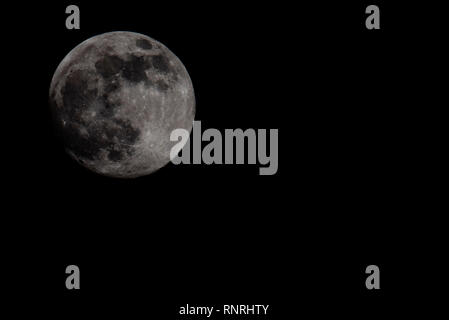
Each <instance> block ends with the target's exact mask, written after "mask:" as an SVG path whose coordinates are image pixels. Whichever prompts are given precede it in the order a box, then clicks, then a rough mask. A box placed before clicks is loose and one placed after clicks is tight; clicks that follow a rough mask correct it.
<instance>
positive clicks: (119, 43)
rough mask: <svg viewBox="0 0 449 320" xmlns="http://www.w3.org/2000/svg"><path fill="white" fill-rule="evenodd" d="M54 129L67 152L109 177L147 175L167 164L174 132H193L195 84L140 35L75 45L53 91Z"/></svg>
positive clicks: (158, 47) (172, 58)
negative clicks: (184, 130) (179, 129)
mask: <svg viewBox="0 0 449 320" xmlns="http://www.w3.org/2000/svg"><path fill="white" fill-rule="evenodd" d="M50 106H51V110H52V113H53V116H54V122H55V126H56V130H57V132H58V133H59V135H60V136H61V138H62V140H63V142H64V145H65V148H66V151H67V153H68V154H69V155H70V156H71V157H72V158H73V159H75V160H76V161H77V162H78V163H80V164H81V165H83V166H84V167H86V168H88V169H90V170H92V171H94V172H96V173H99V174H102V175H106V176H110V177H117V178H135V177H139V176H144V175H148V174H150V173H152V172H154V171H156V170H158V169H160V168H161V167H163V166H165V165H166V164H167V163H168V162H169V161H170V149H171V148H172V146H173V145H174V144H176V143H177V142H176V141H170V134H171V132H172V131H173V130H174V129H178V128H182V129H186V130H188V131H190V130H191V129H192V125H193V120H194V116H195V95H194V92H193V86H192V82H191V80H190V77H189V75H188V73H187V70H186V69H185V67H184V65H183V64H182V62H181V61H180V60H179V59H178V58H177V57H176V56H175V55H174V54H173V53H172V52H171V51H170V50H169V49H168V48H167V47H165V46H164V45H163V44H162V43H160V42H158V41H156V40H154V39H152V38H150V37H148V36H145V35H142V34H139V33H134V32H109V33H104V34H101V35H97V36H94V37H92V38H90V39H88V40H86V41H84V42H82V43H81V44H79V45H78V46H77V47H75V48H74V49H73V50H72V51H70V52H69V54H67V56H66V57H65V58H64V59H63V60H62V62H61V63H60V64H59V66H58V68H57V69H56V71H55V73H54V75H53V79H52V81H51V85H50Z"/></svg>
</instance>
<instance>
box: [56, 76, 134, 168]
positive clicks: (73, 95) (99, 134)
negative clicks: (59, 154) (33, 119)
mask: <svg viewBox="0 0 449 320" xmlns="http://www.w3.org/2000/svg"><path fill="white" fill-rule="evenodd" d="M107 76H108V77H110V76H111V74H110V73H108V75H107ZM92 79H94V77H92V75H90V74H89V72H87V71H82V70H76V71H74V72H73V73H71V74H70V75H69V76H68V77H67V81H66V83H65V86H64V87H63V88H62V95H63V102H64V106H65V107H66V108H64V112H61V113H60V117H61V118H62V119H63V120H64V121H65V125H63V124H62V123H60V122H57V124H58V128H57V131H58V132H59V134H60V136H61V137H62V139H63V140H64V142H65V144H66V146H67V148H68V149H69V150H70V151H72V152H73V153H74V154H76V155H78V156H80V157H82V158H86V159H89V160H95V159H98V158H99V156H100V152H101V150H106V151H108V158H109V160H111V161H120V160H122V159H123V158H124V153H125V152H126V154H128V155H132V153H133V148H132V144H133V143H135V142H136V141H137V140H138V138H139V135H140V130H139V129H138V128H134V127H133V126H132V125H131V123H130V121H129V120H124V119H108V118H111V117H112V115H113V112H114V108H115V106H116V105H114V103H112V102H110V101H109V100H108V94H109V93H111V92H113V91H115V90H117V89H119V86H118V85H116V86H115V85H112V84H109V85H108V87H106V90H105V92H104V93H103V94H102V95H99V92H98V89H97V88H95V89H92V90H89V89H88V84H89V81H92ZM51 103H52V104H53V105H55V103H56V102H55V101H52V102H51ZM94 103H96V104H98V105H100V106H102V107H101V108H100V115H101V117H98V119H97V121H95V122H92V121H86V120H85V119H84V118H83V115H84V114H85V113H86V112H88V110H89V107H90V106H91V105H92V104H94ZM80 128H83V129H85V130H86V133H85V134H83V133H82V132H81V131H80ZM114 139H116V141H117V142H118V143H119V144H120V148H117V142H115V141H114Z"/></svg>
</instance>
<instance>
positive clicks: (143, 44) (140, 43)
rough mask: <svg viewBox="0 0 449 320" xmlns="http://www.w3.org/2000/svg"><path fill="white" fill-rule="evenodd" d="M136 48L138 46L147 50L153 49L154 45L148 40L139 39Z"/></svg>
mask: <svg viewBox="0 0 449 320" xmlns="http://www.w3.org/2000/svg"><path fill="white" fill-rule="evenodd" d="M136 46H138V47H139V48H141V49H145V50H151V49H153V45H152V44H151V42H150V41H148V40H147V39H137V40H136Z"/></svg>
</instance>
